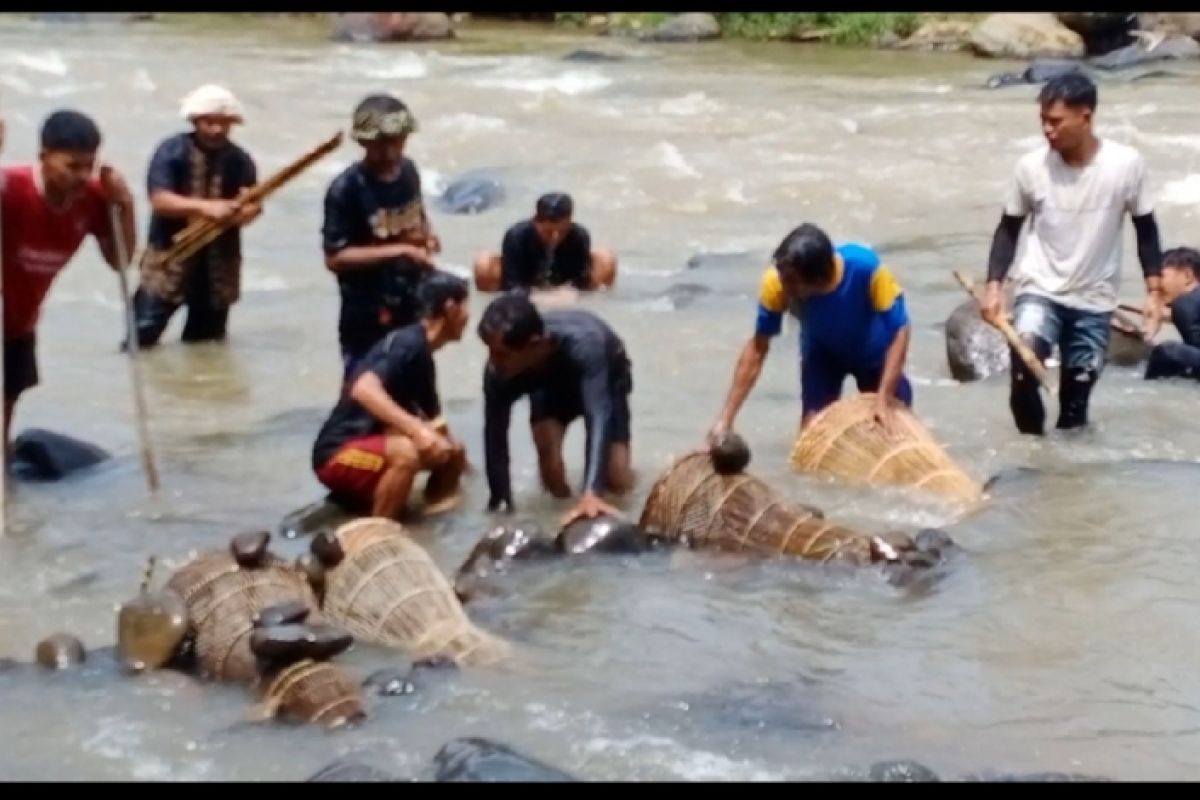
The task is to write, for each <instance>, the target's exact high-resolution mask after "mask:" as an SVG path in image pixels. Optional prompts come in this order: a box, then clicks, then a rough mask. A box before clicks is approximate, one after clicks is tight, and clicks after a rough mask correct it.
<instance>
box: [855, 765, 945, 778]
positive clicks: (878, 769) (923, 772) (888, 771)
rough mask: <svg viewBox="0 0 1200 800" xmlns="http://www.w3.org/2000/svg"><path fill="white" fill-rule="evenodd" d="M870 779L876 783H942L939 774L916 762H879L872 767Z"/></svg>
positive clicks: (868, 774)
mask: <svg viewBox="0 0 1200 800" xmlns="http://www.w3.org/2000/svg"><path fill="white" fill-rule="evenodd" d="M867 776H868V779H869V780H872V781H875V782H876V783H940V782H941V780H942V779H941V778H940V777H938V774H937V773H936V772H934V771H933V770H931V769H930V768H929V767H927V766H925V765H924V764H920V763H918V762H916V761H879V762H876V763H874V764H872V765H871V769H870V771H869V772H868V773H867Z"/></svg>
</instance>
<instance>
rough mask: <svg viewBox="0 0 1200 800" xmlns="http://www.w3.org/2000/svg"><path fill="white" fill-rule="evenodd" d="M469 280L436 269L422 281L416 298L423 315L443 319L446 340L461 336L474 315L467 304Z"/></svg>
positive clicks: (426, 318)
mask: <svg viewBox="0 0 1200 800" xmlns="http://www.w3.org/2000/svg"><path fill="white" fill-rule="evenodd" d="M469 294H470V293H469V290H468V286H467V282H466V281H464V280H463V279H462V278H460V277H458V276H457V275H451V274H450V273H448V272H434V273H432V274H430V275H429V276H428V277H427V278H425V280H424V281H422V282H421V287H420V289H418V290H417V299H418V300H419V301H420V303H421V318H422V319H424V320H429V321H437V322H441V324H442V330H441V338H442V339H443V340H444V341H447V342H457V341H459V340H460V339H462V335H463V331H465V330H466V329H467V321H468V320H469V319H470V318H471V309H470V308H469V307H468V305H467V298H468V296H469Z"/></svg>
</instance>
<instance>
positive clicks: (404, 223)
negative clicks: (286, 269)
mask: <svg viewBox="0 0 1200 800" xmlns="http://www.w3.org/2000/svg"><path fill="white" fill-rule="evenodd" d="M416 129H417V121H416V118H415V117H414V116H413V114H412V112H411V111H409V109H408V107H407V106H405V105H404V103H402V102H401V101H400V100H398V99H396V98H395V97H392V96H390V95H382V94H377V95H371V96H369V97H367V98H365V99H364V100H363V101H362V102H361V103H359V104H358V107H357V108H356V109H355V110H354V119H353V128H352V130H351V136H352V137H353V138H354V140H355V141H357V142H358V143H359V144H360V145H361V146H362V148H363V158H362V160H360V161H357V162H355V163H354V164H351V165H350V166H349V167H347V168H346V169H345V170H344V171H343V172H342V173H341V174H340V175H338V176H337V177H336V178H335V179H334V180H333V182H332V183H331V184H330V185H329V189H328V190H327V192H326V194H325V219H324V224H323V225H322V228H321V238H322V244H323V247H324V250H325V266H326V267H327V268H328V269H329V271H330V272H332V273H334V275H336V276H337V281H338V287H339V289H340V291H341V296H342V307H341V313H340V316H339V320H338V340H339V342H340V344H341V349H342V366H343V379H348V378H349V377H350V375H351V373H352V372H353V371H354V369H355V367H356V366H357V365H358V363H359V361H360V360H361V359H362V357H363V356H364V355H365V354H366V353H367V351H368V350H370V349H371V346H372V345H374V344H375V343H376V342H377V341H379V340H380V339H382V338H383V337H384V336H385V335H386V334H387V333H388V332H389V331H392V330H394V329H396V328H401V327H404V326H406V325H411V324H412V323H414V322H415V321H416V320H417V316H418V312H419V304H418V302H417V288H418V286H419V285H420V283H421V281H422V279H423V278H424V277H425V276H426V275H428V274H429V272H430V271H432V270H433V268H434V267H433V261H432V257H433V255H435V254H436V253H438V252H440V251H441V242H440V241H438V237H437V236H436V234H434V232H433V229H432V227H431V226H430V224H429V219H428V217H427V216H426V214H425V205H424V202H423V200H422V196H421V176H420V173H419V172H418V170H417V166H416V164H414V163H413V161H412V160H411V159H410V158H408V157H406V156H405V155H404V147H405V145H406V144H407V142H408V136H409V134H410V133H412V132H413V131H415V130H416Z"/></svg>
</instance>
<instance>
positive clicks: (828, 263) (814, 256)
mask: <svg viewBox="0 0 1200 800" xmlns="http://www.w3.org/2000/svg"><path fill="white" fill-rule="evenodd" d="M771 258H772V259H773V260H774V261H775V268H776V269H779V270H783V269H789V270H792V271H793V272H795V273H796V274H797V275H798V276H799V278H800V281H801V282H802V283H804V284H806V285H808V286H825V285H826V284H828V283H829V282H830V281H831V280H833V274H834V258H833V242H831V241H830V240H829V237H828V236H826V235H825V231H823V230H821V229H820V228H818V227H817V226H816V225H813V224H812V223H810V222H806V223H804V224H803V225H800V226H799V227H797V228H795V229H793V230H792V232H791V233H789V234H788V235H787V236H785V237H784V239H783V241H782V242H780V243H779V247H777V248H775V253H774V254H773V255H772V256H771Z"/></svg>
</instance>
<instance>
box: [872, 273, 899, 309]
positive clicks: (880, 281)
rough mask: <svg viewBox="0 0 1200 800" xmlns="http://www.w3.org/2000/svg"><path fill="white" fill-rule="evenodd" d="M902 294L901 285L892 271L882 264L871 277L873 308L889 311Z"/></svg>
mask: <svg viewBox="0 0 1200 800" xmlns="http://www.w3.org/2000/svg"><path fill="white" fill-rule="evenodd" d="M901 294H902V290H901V289H900V284H899V283H897V282H896V277H895V276H894V275H892V271H891V270H890V269H888V268H887V267H885V266H883V265H882V264H880V265H879V266H878V267H877V268H876V269H875V274H874V275H872V276H871V307H872V308H874V309H875V310H876V311H887V310H888V309H889V308H891V307H892V304H893V303H895V302H896V298H897V297H899V296H900V295H901Z"/></svg>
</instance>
